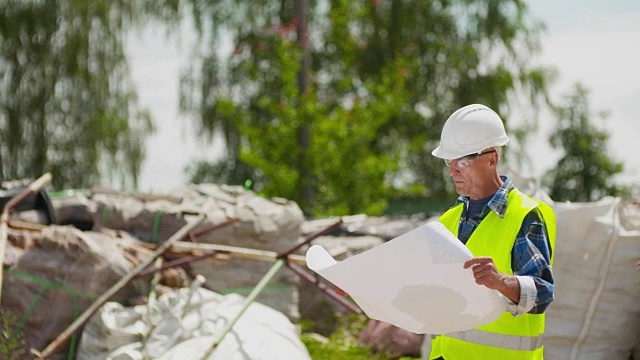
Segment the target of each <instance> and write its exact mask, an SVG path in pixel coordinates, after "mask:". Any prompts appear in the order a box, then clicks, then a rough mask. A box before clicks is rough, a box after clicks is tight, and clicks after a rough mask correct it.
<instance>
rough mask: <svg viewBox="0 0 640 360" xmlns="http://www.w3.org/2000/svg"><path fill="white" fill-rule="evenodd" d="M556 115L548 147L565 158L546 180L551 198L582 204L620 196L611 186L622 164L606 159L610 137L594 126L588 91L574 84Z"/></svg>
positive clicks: (619, 189)
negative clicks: (554, 126) (608, 196)
mask: <svg viewBox="0 0 640 360" xmlns="http://www.w3.org/2000/svg"><path fill="white" fill-rule="evenodd" d="M555 115H556V118H557V120H558V123H557V128H556V129H555V131H554V132H553V134H552V135H551V137H550V138H549V143H550V144H551V146H552V147H553V148H554V149H561V150H562V151H563V152H564V155H563V156H562V157H561V158H560V160H559V161H558V165H557V166H556V167H554V168H553V169H551V170H550V171H548V173H547V176H545V179H548V180H547V184H546V185H547V186H549V188H550V194H549V195H550V196H551V198H552V199H554V200H556V201H583V202H584V201H595V200H599V199H601V198H602V197H604V196H607V195H611V196H617V195H621V194H623V193H624V192H625V189H623V188H621V187H619V186H617V185H616V184H615V182H614V176H615V175H616V174H620V173H621V172H622V171H623V164H622V163H621V162H618V161H615V160H614V159H612V158H610V157H609V156H608V155H607V142H608V140H609V133H608V132H607V131H605V130H602V129H598V128H597V127H596V126H594V125H593V121H592V118H593V114H592V111H591V109H590V106H589V99H588V91H587V89H586V88H585V87H584V86H582V85H581V84H576V85H575V89H574V90H573V92H572V93H571V94H569V95H568V96H567V97H566V100H565V103H564V104H563V105H560V106H557V107H555Z"/></svg>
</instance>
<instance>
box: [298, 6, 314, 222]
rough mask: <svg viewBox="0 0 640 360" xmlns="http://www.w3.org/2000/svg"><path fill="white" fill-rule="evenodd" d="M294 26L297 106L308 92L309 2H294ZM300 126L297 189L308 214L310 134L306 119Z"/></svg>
mask: <svg viewBox="0 0 640 360" xmlns="http://www.w3.org/2000/svg"><path fill="white" fill-rule="evenodd" d="M294 13H295V26H296V34H297V40H298V44H299V46H300V48H301V49H302V60H301V62H302V63H301V66H300V72H298V88H299V90H300V98H299V100H298V101H299V104H302V102H303V101H305V97H306V95H307V94H308V92H309V68H310V67H311V58H310V54H309V35H308V33H307V16H308V13H309V0H294ZM301 120H302V121H301V122H302V125H301V126H300V128H298V145H299V146H300V158H299V159H298V160H299V163H298V164H299V169H300V180H299V188H300V191H301V194H300V195H301V199H302V201H303V204H302V209H303V210H304V211H305V212H310V211H311V208H312V206H313V189H312V175H311V170H310V166H309V161H308V160H309V144H310V140H311V134H310V129H309V124H308V123H307V120H306V119H301Z"/></svg>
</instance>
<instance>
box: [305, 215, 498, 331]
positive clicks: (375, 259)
mask: <svg viewBox="0 0 640 360" xmlns="http://www.w3.org/2000/svg"><path fill="white" fill-rule="evenodd" d="M471 258H472V255H471V252H470V251H469V249H467V248H466V247H465V246H464V245H463V244H462V243H460V241H459V240H458V239H456V238H455V236H453V234H452V233H451V232H449V231H448V230H447V229H446V228H445V227H444V226H443V225H442V224H440V223H438V222H431V223H427V224H425V225H422V226H420V227H418V228H416V229H414V230H412V231H409V232H408V233H406V234H403V235H401V236H399V237H397V238H395V239H393V240H391V241H388V242H386V243H384V244H382V245H379V246H377V247H375V248H373V249H370V250H367V251H365V252H363V253H360V254H358V255H355V256H353V257H350V258H348V259H346V260H343V261H341V262H336V261H335V260H334V259H333V258H332V257H331V255H329V253H327V252H326V251H325V250H324V248H322V247H321V246H319V245H314V246H312V247H311V248H309V250H308V251H307V265H308V267H309V268H310V269H311V270H313V271H315V272H317V273H318V274H320V275H321V276H323V277H324V278H325V279H327V280H328V281H330V282H331V283H333V284H335V285H336V286H338V287H339V288H341V289H343V290H344V291H346V292H347V293H349V295H350V296H351V297H352V298H353V300H354V301H355V302H356V303H357V304H358V305H359V306H360V307H361V308H362V310H363V311H364V312H365V313H366V314H367V315H368V316H369V317H371V318H372V319H376V320H381V321H384V322H387V323H390V324H393V325H395V326H398V327H400V328H403V329H405V330H409V331H412V332H414V333H418V334H440V333H445V332H452V331H462V330H468V329H471V328H474V327H477V326H480V325H484V324H488V323H490V322H492V321H494V320H496V319H497V318H498V317H499V316H500V315H501V314H502V312H503V311H504V310H505V307H506V302H505V299H504V298H503V297H502V295H500V294H499V293H498V292H497V291H494V290H490V289H488V288H486V287H485V286H481V285H478V284H476V283H475V280H474V278H473V273H472V270H471V269H464V268H463V264H464V263H465V262H466V261H467V260H469V259H471Z"/></svg>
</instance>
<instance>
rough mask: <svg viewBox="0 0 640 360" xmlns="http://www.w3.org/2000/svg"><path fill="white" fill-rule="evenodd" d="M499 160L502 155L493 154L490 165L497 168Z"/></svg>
mask: <svg viewBox="0 0 640 360" xmlns="http://www.w3.org/2000/svg"><path fill="white" fill-rule="evenodd" d="M498 160H500V155H499V154H498V153H493V154H491V158H490V159H489V164H490V165H491V166H493V167H497V166H498Z"/></svg>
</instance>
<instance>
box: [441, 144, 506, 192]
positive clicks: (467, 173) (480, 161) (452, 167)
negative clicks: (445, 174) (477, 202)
mask: <svg viewBox="0 0 640 360" xmlns="http://www.w3.org/2000/svg"><path fill="white" fill-rule="evenodd" d="M493 153H495V150H489V151H484V152H482V153H480V154H473V155H470V156H464V157H461V158H459V159H455V160H451V161H448V166H449V176H451V178H452V179H453V183H454V184H455V186H456V192H457V193H458V194H460V195H463V196H467V197H470V198H472V199H478V198H477V197H476V196H475V195H477V194H484V190H485V186H486V184H487V180H488V179H490V178H491V172H490V171H491V166H489V162H490V161H491V158H490V157H491V156H493V155H489V154H493ZM484 155H487V156H484Z"/></svg>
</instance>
